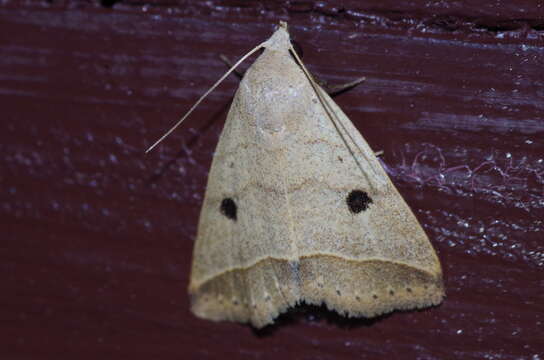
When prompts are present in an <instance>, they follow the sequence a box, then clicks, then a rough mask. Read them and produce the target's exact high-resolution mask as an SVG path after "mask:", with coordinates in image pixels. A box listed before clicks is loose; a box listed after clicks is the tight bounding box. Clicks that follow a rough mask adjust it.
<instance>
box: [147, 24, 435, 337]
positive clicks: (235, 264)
mask: <svg viewBox="0 0 544 360" xmlns="http://www.w3.org/2000/svg"><path fill="white" fill-rule="evenodd" d="M260 48H264V51H263V53H262V54H261V55H260V56H259V57H258V59H257V60H256V61H255V62H254V63H253V64H252V65H251V67H250V68H249V69H248V70H247V72H246V74H245V75H244V78H243V80H242V81H241V83H240V86H239V88H238V90H237V92H236V95H235V97H234V100H233V103H232V106H231V108H230V111H229V113H228V116H227V120H226V123H225V126H224V129H223V132H222V134H221V137H220V139H219V143H218V145H217V148H216V151H215V155H214V158H213V162H212V166H211V169H210V173H209V177H208V185H207V189H206V195H205V197H204V203H203V206H202V210H201V214H200V221H199V225H198V234H197V239H196V243H195V247H194V254H193V264H192V271H191V280H190V285H189V293H190V295H191V302H192V311H193V313H194V314H196V315H197V316H199V317H201V318H205V319H210V320H231V321H238V322H249V323H251V324H252V325H253V326H255V327H257V328H260V327H263V326H265V325H267V324H270V323H273V322H274V318H276V317H277V316H278V315H279V314H280V313H282V312H284V311H286V310H287V309H288V308H289V307H292V306H295V305H296V304H299V303H301V302H305V303H308V304H318V305H319V304H322V303H324V304H326V306H327V307H328V308H329V309H334V310H336V311H337V312H339V313H341V314H345V315H348V316H364V317H373V316H377V315H380V314H383V313H387V312H390V311H393V310H406V309H414V308H422V307H426V306H430V305H436V304H439V303H440V302H441V301H442V298H443V297H444V287H443V282H442V270H441V266H440V262H439V260H438V258H437V256H436V253H435V251H434V249H433V247H432V245H431V243H430V242H429V240H428V238H427V236H426V235H425V232H424V231H423V229H422V228H421V226H420V225H419V223H418V221H417V219H416V218H415V216H414V215H413V213H412V212H411V210H410V208H409V207H408V205H406V203H405V202H404V200H403V199H402V197H401V196H400V194H399V193H398V191H397V190H396V189H395V187H394V185H393V184H392V183H391V181H390V180H389V178H388V176H387V174H386V173H385V171H384V170H383V168H382V167H381V165H380V163H379V161H378V160H377V158H376V156H375V154H374V152H373V151H372V150H371V149H370V147H369V146H368V144H367V143H366V141H365V140H364V139H363V137H362V136H361V134H360V133H359V132H358V131H357V129H356V128H355V127H354V126H353V124H352V123H351V121H350V120H349V119H348V118H347V116H346V115H345V114H344V113H343V112H342V110H340V108H339V107H338V106H337V105H336V104H335V102H334V101H333V100H332V99H331V98H330V97H329V95H327V93H326V92H325V91H324V90H323V89H322V88H321V87H320V86H319V85H317V83H316V82H315V81H314V80H313V78H312V76H311V75H310V74H309V73H308V71H307V70H306V68H305V67H304V64H303V63H302V62H301V60H300V59H299V58H298V56H297V54H296V52H295V51H294V50H293V48H292V45H291V42H290V39H289V33H288V32H287V25H286V24H285V23H280V26H279V28H278V29H277V30H276V32H275V33H274V34H273V35H272V37H271V38H270V39H268V40H267V41H265V42H263V43H262V44H260V45H259V46H257V47H256V48H255V49H253V50H252V51H251V52H250V53H248V54H247V55H246V56H244V58H242V59H241V60H240V61H239V62H238V63H237V64H236V65H235V66H234V67H236V66H237V65H238V64H239V63H240V62H241V61H243V60H244V59H245V58H247V57H248V56H249V55H250V54H252V53H254V52H255V51H256V50H257V49H260ZM234 67H233V68H231V69H230V70H229V72H227V73H226V74H225V75H224V76H223V77H222V78H221V79H220V80H219V81H218V82H217V83H216V84H215V85H214V86H213V87H212V88H211V89H210V90H209V91H208V92H206V94H205V95H204V96H203V97H201V98H200V99H199V100H198V101H197V103H196V104H195V105H194V106H193V108H191V110H190V111H189V112H188V113H187V114H186V115H185V116H184V117H183V118H182V120H180V122H181V121H183V119H185V118H186V117H187V115H188V114H189V113H190V112H191V111H192V110H193V109H194V108H195V107H196V106H197V105H198V104H199V103H200V101H201V100H202V99H203V98H204V97H205V96H206V95H207V94H208V93H209V92H210V91H211V90H213V88H215V86H217V84H218V83H219V82H220V81H222V80H223V79H224V78H225V77H226V76H227V75H228V74H229V73H230V72H231V71H232V70H233V69H234ZM180 122H178V125H179V123H180ZM176 126H177V125H176ZM172 130H173V128H172V129H171V130H170V131H169V132H168V133H167V134H166V135H165V136H167V135H168V134H169V133H170V132H171V131H172ZM165 136H163V138H164V137H165ZM163 138H161V140H162V139H163ZM159 141H160V140H159ZM157 143H158V142H157ZM155 145H156V144H155ZM155 145H153V146H155Z"/></svg>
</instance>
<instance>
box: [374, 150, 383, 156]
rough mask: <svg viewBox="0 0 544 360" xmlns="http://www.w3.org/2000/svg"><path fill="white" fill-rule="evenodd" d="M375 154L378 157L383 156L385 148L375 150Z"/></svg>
mask: <svg viewBox="0 0 544 360" xmlns="http://www.w3.org/2000/svg"><path fill="white" fill-rule="evenodd" d="M374 155H376V157H378V156H382V155H383V150H378V151H375V152H374Z"/></svg>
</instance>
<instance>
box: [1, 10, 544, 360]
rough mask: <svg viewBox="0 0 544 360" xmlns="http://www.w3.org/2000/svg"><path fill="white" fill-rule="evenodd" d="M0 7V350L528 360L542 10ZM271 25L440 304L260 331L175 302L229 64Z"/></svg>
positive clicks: (539, 265) (225, 99) (539, 153)
mask: <svg viewBox="0 0 544 360" xmlns="http://www.w3.org/2000/svg"><path fill="white" fill-rule="evenodd" d="M398 3H400V2H393V1H381V2H378V1H368V2H365V3H364V5H362V4H360V2H358V1H343V2H342V6H338V5H335V4H336V3H333V2H331V1H323V2H310V1H308V2H289V3H288V2H283V1H281V2H269V1H250V2H238V1H210V2H202V3H194V2H189V1H177V2H165V1H162V2H160V1H155V2H149V3H136V2H128V1H127V2H110V1H103V2H101V3H100V2H83V1H55V0H53V1H51V2H47V1H30V0H28V1H19V0H5V1H3V2H2V3H0V54H1V56H0V79H1V80H0V99H1V104H2V121H1V126H2V131H1V132H0V149H1V150H2V151H1V154H2V157H1V172H0V174H1V177H0V185H1V189H2V191H1V192H0V209H1V214H2V229H3V232H2V233H3V234H4V239H3V243H2V244H3V246H2V258H3V261H2V262H1V269H2V274H3V275H2V280H3V284H4V288H3V291H2V296H1V297H0V299H1V301H2V302H1V304H2V306H1V310H0V319H1V321H2V325H3V326H1V327H0V329H1V330H0V339H2V340H0V345H1V346H0V354H2V357H5V358H10V359H28V358H33V359H35V358H42V359H46V358H55V359H59V358H62V357H65V358H74V357H77V358H81V359H86V358H88V359H96V358H98V357H100V358H115V359H118V358H128V357H131V358H146V359H149V358H174V357H175V358H180V357H188V358H194V359H213V358H218V357H225V358H255V359H272V358H274V359H277V358H282V357H283V358H298V359H305V358H308V359H310V358H312V359H333V358H334V359H352V358H362V359H374V358H379V357H386V356H387V357H391V358H407V359H408V358H423V359H442V358H463V359H481V358H491V359H519V358H527V359H541V358H542V356H543V355H542V354H543V353H544V345H543V343H542V340H541V339H542V335H543V334H544V324H543V322H544V318H543V310H544V308H543V303H544V296H543V291H542V289H543V286H544V281H543V277H542V270H543V268H544V246H543V240H542V230H543V223H542V221H543V220H542V219H543V218H544V144H543V143H542V135H543V134H544V121H543V118H544V91H543V89H544V75H543V72H542V68H543V65H544V64H543V62H544V60H543V59H544V21H543V19H544V9H543V6H542V5H541V4H540V3H539V2H536V1H529V0H526V1H514V2H506V1H483V2H482V1H476V0H473V1H457V2H454V3H449V2H448V3H447V2H428V1H420V0H412V1H408V2H402V5H398ZM279 19H283V20H286V21H289V24H290V29H291V34H292V35H293V37H294V39H295V40H296V42H297V43H298V44H299V45H300V46H301V47H302V49H303V51H304V61H305V63H306V64H308V66H309V67H310V69H311V70H312V71H313V72H314V73H317V74H318V75H319V76H320V77H321V78H323V79H325V80H327V81H329V82H330V83H332V84H334V83H341V82H344V81H346V80H352V79H354V78H356V77H359V76H366V77H367V81H366V83H365V84H362V85H360V86H359V87H357V88H355V89H352V90H350V91H348V92H345V93H343V94H341V95H339V96H337V97H336V98H335V101H336V102H337V103H338V104H339V105H340V106H341V107H342V109H343V110H344V112H345V113H346V114H347V115H348V116H349V117H350V119H351V120H352V121H353V122H354V124H355V125H356V126H357V127H358V129H359V130H360V131H361V133H362V134H363V135H364V137H365V139H366V140H367V141H368V142H369V143H370V146H371V147H372V148H373V149H376V150H383V151H384V154H385V155H384V156H383V165H384V167H385V168H386V170H387V172H388V174H389V175H390V176H391V177H392V179H393V182H394V183H395V185H396V186H397V187H398V189H399V190H400V192H401V193H402V195H403V196H404V198H405V199H406V201H407V203H408V204H409V205H410V206H411V208H412V209H413V210H414V212H415V213H416V216H417V217H418V219H419V220H420V222H421V223H422V225H423V226H424V228H425V230H426V232H427V234H428V235H429V237H430V239H431V241H432V242H433V245H434V246H435V247H436V248H437V250H438V252H439V257H440V259H441V262H442V264H443V266H444V271H445V280H446V292H447V296H448V297H447V299H446V301H445V302H444V303H443V304H442V305H441V306H440V307H437V308H433V309H429V310H425V311H421V312H411V313H395V314H393V315H391V316H387V317H384V318H380V319H378V320H372V321H365V320H359V321H357V320H346V319H344V318H342V317H340V316H337V315H335V314H334V313H330V312H328V311H326V310H325V309H324V308H316V307H302V308H299V309H298V310H296V311H293V312H291V313H290V314H287V315H285V316H283V317H281V319H280V321H279V324H278V325H276V326H274V327H272V328H269V329H266V330H265V331H262V332H257V333H256V332H254V331H252V330H251V329H250V328H249V327H245V326H241V325H236V324H230V323H213V322H208V321H203V320H199V319H197V318H195V317H194V316H192V315H191V314H190V312H189V301H188V296H187V293H186V287H187V284H188V276H189V270H190V259H191V252H192V246H193V241H194V237H195V234H196V224H197V221H198V214H199V210H200V205H201V202H202V196H203V193H204V187H205V183H206V176H207V172H208V170H209V165H210V162H211V157H212V152H213V149H214V147H215V145H216V142H217V138H218V136H219V132H220V130H221V128H222V125H223V120H224V118H225V117H226V111H227V109H228V107H229V105H230V100H231V99H232V95H233V92H234V89H235V88H236V87H237V84H238V79H236V78H235V77H234V76H233V77H231V78H229V79H228V81H227V83H226V84H225V85H223V86H221V87H220V89H219V90H218V91H216V92H215V93H214V94H213V95H211V97H210V98H209V99H207V100H206V102H205V103H204V104H202V106H201V107H200V108H199V109H198V110H197V111H196V112H195V114H194V115H193V116H192V117H191V118H190V119H189V120H188V122H187V123H186V124H185V125H184V128H182V129H181V130H180V131H177V132H176V133H175V134H174V135H173V136H172V137H171V138H170V139H169V140H168V141H167V142H165V143H164V144H162V145H161V146H160V148H159V149H158V150H157V151H156V152H154V153H153V154H151V155H148V156H144V155H143V151H144V150H145V148H146V147H147V146H148V145H150V144H151V142H152V141H154V140H155V139H156V138H157V137H158V136H159V135H160V134H161V133H162V132H163V131H164V129H166V128H168V126H169V125H171V124H173V123H174V122H175V121H176V120H177V119H178V117H179V116H180V115H181V114H182V113H183V112H184V111H185V110H186V109H188V107H189V106H190V105H191V104H192V103H193V102H194V101H195V100H196V99H197V98H198V96H199V95H200V94H202V93H203V92H204V91H205V90H206V89H207V88H208V87H209V86H210V85H211V84H212V83H213V82H214V81H215V80H216V79H217V78H218V77H219V76H220V74H222V73H223V72H224V71H225V67H224V64H223V63H222V62H221V61H220V60H219V57H218V55H219V54H221V53H223V54H225V55H227V56H228V57H229V58H231V59H234V58H237V57H239V56H241V55H242V54H243V53H245V52H246V51H247V50H248V49H250V48H251V47H252V46H254V45H255V44H257V43H259V42H260V41H262V40H264V39H266V38H267V37H268V36H269V34H270V33H271V31H272V29H273V26H274V24H276V23H277V21H278V20H279Z"/></svg>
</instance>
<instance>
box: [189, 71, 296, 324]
mask: <svg viewBox="0 0 544 360" xmlns="http://www.w3.org/2000/svg"><path fill="white" fill-rule="evenodd" d="M250 69H251V68H250ZM248 72H250V71H249V70H248ZM247 81H248V80H246V79H244V80H243V81H242V84H241V85H240V88H239V90H238V91H237V93H236V95H235V97H234V100H233V103H232V105H231V108H230V110H229V114H228V116H227V120H226V122H225V126H224V129H223V132H222V134H221V136H220V139H219V142H218V145H217V148H216V151H215V154H214V158H213V162H212V166H211V169H210V173H209V175H208V184H207V187H206V194H205V198H204V202H203V205H202V210H201V214H200V220H199V226H198V234H197V240H196V243H195V248H194V254H193V264H192V271H191V280H190V285H189V292H190V294H191V297H192V299H191V302H192V311H193V312H194V313H195V314H196V315H198V316H200V317H202V318H206V319H210V320H231V321H238V322H251V323H252V324H253V325H254V326H256V327H262V326H264V325H266V324H269V323H271V322H273V319H274V318H275V317H276V316H277V315H278V314H280V313H281V312H283V311H285V310H286V309H287V308H288V307H290V306H293V305H295V304H296V302H297V301H298V300H299V299H300V286H299V282H300V279H299V277H298V271H296V266H298V262H297V260H298V259H297V258H296V257H294V256H293V243H292V239H293V235H292V234H293V231H294V229H293V226H292V223H291V222H290V221H289V218H287V217H286V216H285V214H287V213H288V212H289V211H290V207H289V203H288V201H287V194H286V192H285V191H284V190H282V187H281V186H279V187H278V186H277V185H278V181H280V180H281V181H284V179H285V174H284V173H283V172H282V171H281V170H280V169H278V166H279V165H280V164H281V160H280V159H279V158H278V154H277V153H276V154H270V153H269V151H268V149H267V148H263V147H262V146H260V144H259V140H258V139H257V138H256V131H258V130H257V128H256V126H255V118H254V117H253V116H252V115H251V114H249V113H248V109H247V104H246V103H245V101H244V99H242V98H243V97H245V96H247V95H246V92H245V91H243V90H241V89H244V86H245V85H244V84H245V83H246V82H247ZM280 157H281V155H280ZM280 183H281V182H280ZM226 204H230V208H227V207H226Z"/></svg>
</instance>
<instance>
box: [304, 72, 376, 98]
mask: <svg viewBox="0 0 544 360" xmlns="http://www.w3.org/2000/svg"><path fill="white" fill-rule="evenodd" d="M314 78H315V79H316V81H317V83H318V84H319V86H321V87H322V88H323V89H325V91H326V92H327V94H329V95H331V96H332V95H337V94H339V93H341V92H343V91H346V90H348V89H351V88H352V87H355V86H357V85H359V84H360V83H362V82H363V81H365V80H366V77H364V76H361V77H360V78H357V79H355V80H353V81H349V82H347V83H344V84H337V85H329V84H328V83H327V82H326V81H325V80H321V79H318V78H316V77H315V75H314Z"/></svg>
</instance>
